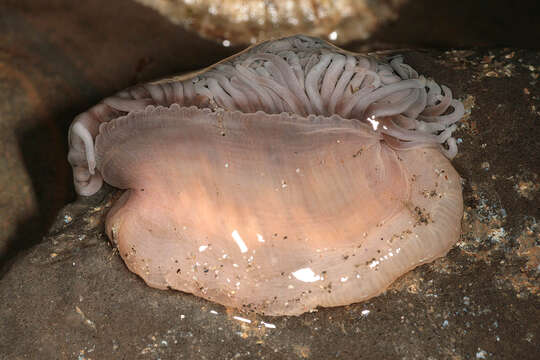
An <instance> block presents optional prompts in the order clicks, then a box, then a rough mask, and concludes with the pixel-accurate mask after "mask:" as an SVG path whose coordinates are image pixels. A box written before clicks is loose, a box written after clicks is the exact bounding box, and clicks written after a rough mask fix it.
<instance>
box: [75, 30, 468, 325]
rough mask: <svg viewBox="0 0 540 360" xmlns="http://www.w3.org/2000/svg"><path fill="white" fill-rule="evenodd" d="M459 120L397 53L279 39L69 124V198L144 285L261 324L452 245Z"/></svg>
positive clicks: (458, 201)
mask: <svg viewBox="0 0 540 360" xmlns="http://www.w3.org/2000/svg"><path fill="white" fill-rule="evenodd" d="M462 115H463V106H462V105H461V103H460V102H458V101H456V100H454V99H453V98H452V94H451V92H450V89H448V88H447V87H445V86H439V85H437V84H436V83H435V82H434V81H433V80H429V79H426V78H424V77H423V76H420V75H418V74H417V73H416V71H414V69H412V68H411V67H409V66H408V65H405V64H404V63H403V60H402V59H401V58H400V57H395V58H391V59H388V61H384V60H380V59H375V58H373V57H368V56H364V55H359V54H351V53H348V52H345V51H343V50H340V49H338V48H336V47H333V46H331V45H329V44H327V43H325V42H323V41H321V40H318V39H314V38H310V37H305V36H295V37H290V38H285V39H281V40H276V41H270V42H266V43H262V44H259V45H257V46H255V47H252V48H250V49H248V50H246V51H244V52H242V53H240V54H238V55H237V56H234V57H231V58H229V59H226V60H224V61H222V62H220V63H218V64H216V65H214V66H212V67H210V68H208V69H205V70H204V71H202V72H200V73H198V74H197V75H195V76H191V77H187V78H185V77H184V78H172V79H166V80H161V81H158V82H154V83H150V84H144V85H139V86H136V87H133V88H130V89H127V90H125V91H122V92H120V93H118V94H117V95H115V96H113V97H111V98H107V99H105V100H104V101H103V102H101V103H100V104H98V105H96V106H95V107H93V108H92V109H90V110H89V111H87V112H85V113H83V114H81V115H79V116H78V117H77V118H76V119H75V120H74V122H73V124H72V127H71V129H70V154H69V160H70V163H71V164H72V166H73V172H74V181H75V185H76V189H77V191H78V192H79V193H80V194H82V195H91V194H92V193H95V192H96V191H97V190H98V189H99V188H100V187H101V184H102V181H103V180H105V181H106V182H107V183H109V184H111V185H113V186H115V187H118V188H121V189H126V191H125V193H124V194H123V195H122V197H121V199H119V200H118V201H117V203H116V204H115V206H114V207H113V209H112V210H111V211H110V213H109V215H108V218H107V223H106V228H107V233H108V235H109V237H110V238H111V240H112V241H113V242H114V243H115V244H116V246H117V247H118V249H119V253H120V255H121V256H122V258H123V260H124V261H125V263H126V265H127V266H128V268H129V269H130V270H131V271H133V272H135V273H136V274H138V275H139V276H141V277H142V278H143V279H144V281H146V283H147V284H149V285H150V286H153V287H156V288H160V289H166V288H172V289H177V290H181V291H184V292H188V293H193V294H195V295H198V296H201V297H204V298H206V299H209V300H212V301H215V302H218V303H220V304H223V305H225V306H230V307H236V308H244V309H249V310H251V311H255V312H259V313H264V314H268V315H285V314H301V313H303V312H306V311H309V310H312V309H315V308H316V307H317V306H339V305H346V304H350V303H353V302H358V301H362V300H365V299H368V298H370V297H373V296H375V295H377V294H379V293H381V292H382V291H384V290H385V289H386V287H387V286H388V285H389V284H390V283H391V282H392V281H394V280H395V279H396V278H397V277H399V276H400V275H402V274H403V273H405V272H407V271H409V270H410V269H412V268H414V267H416V266H418V265H420V264H423V263H425V262H429V261H432V260H433V259H435V258H437V257H440V256H443V255H444V254H446V252H447V251H448V250H449V249H450V247H451V246H452V245H453V244H455V242H456V241H457V239H458V237H459V232H460V220H461V216H462V197H461V185H460V181H459V176H458V174H457V173H456V171H455V170H454V169H453V167H452V165H451V163H450V162H449V160H448V158H451V157H453V156H454V155H455V154H456V152H457V147H456V144H455V141H454V139H453V138H452V132H453V131H454V129H455V125H453V124H454V123H455V122H456V121H458V120H459V119H460V118H461V116H462Z"/></svg>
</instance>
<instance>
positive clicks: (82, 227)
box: [0, 0, 540, 359]
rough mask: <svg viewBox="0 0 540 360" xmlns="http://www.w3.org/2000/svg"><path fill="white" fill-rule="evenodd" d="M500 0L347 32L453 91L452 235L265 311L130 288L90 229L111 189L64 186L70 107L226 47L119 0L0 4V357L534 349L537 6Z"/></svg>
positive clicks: (512, 353)
mask: <svg viewBox="0 0 540 360" xmlns="http://www.w3.org/2000/svg"><path fill="white" fill-rule="evenodd" d="M470 3H474V4H470ZM505 3H506V2H504V1H502V0H501V1H490V2H481V1H478V2H465V1H453V2H447V3H442V4H439V3H438V4H437V7H436V9H435V7H434V5H433V3H432V2H428V1H424V0H421V1H411V2H408V3H406V4H405V5H403V6H402V8H401V9H400V11H399V18H398V19H397V20H396V21H394V22H391V23H388V24H387V25H384V26H382V27H380V28H378V29H377V30H376V31H375V32H374V33H373V34H372V37H371V39H370V40H368V41H362V42H360V41H357V42H355V43H351V44H348V45H346V46H345V47H346V48H348V49H351V50H379V49H384V48H390V49H401V50H400V53H403V54H404V55H405V60H406V62H407V63H409V64H411V65H412V66H413V67H415V68H416V69H417V70H418V71H419V72H420V73H423V74H426V75H428V76H432V77H434V78H436V79H437V81H438V82H439V83H442V84H445V85H447V86H449V87H450V88H451V89H452V90H453V93H454V96H456V97H457V98H459V99H461V100H462V101H463V102H464V103H465V105H466V108H467V109H468V114H467V116H466V117H465V118H464V119H463V120H462V121H461V122H460V124H459V129H458V132H457V134H456V136H457V138H458V142H459V143H460V144H459V147H460V153H459V155H458V157H457V158H456V159H455V160H454V161H453V163H454V165H455V167H456V169H457V170H458V172H459V173H460V174H461V176H462V177H463V186H464V198H465V199H464V200H465V214H464V218H463V227H462V229H463V230H462V237H461V239H460V242H459V243H458V244H457V246H456V247H454V248H453V249H452V250H451V252H450V253H449V255H448V256H447V257H445V258H443V259H440V260H438V261H436V262H434V263H432V264H428V265H424V266H422V267H420V268H417V269H416V270H414V271H412V272H410V273H409V274H406V275H405V276H403V277H402V278H401V279H400V280H398V281H397V282H396V283H395V284H394V285H393V286H392V287H391V288H390V289H389V290H388V291H387V292H386V293H385V294H384V295H382V296H379V297H377V298H375V299H373V300H371V301H367V302H363V303H360V304H354V305H351V306H347V307H342V308H333V309H321V310H320V311H318V312H315V313H311V314H305V315H303V316H300V317H289V318H288V317H281V318H265V317H258V316H251V315H249V316H248V315H246V314H241V313H239V312H236V311H231V310H227V309H225V308H223V307H221V306H219V305H215V304H213V303H209V302H207V301H204V300H201V299H198V298H195V297H193V296H191V295H186V294H182V293H179V292H168V291H158V290H154V289H150V288H148V287H147V286H145V285H144V283H143V282H142V281H141V280H140V279H139V278H137V277H136V276H135V275H133V274H131V273H129V272H128V271H127V269H126V268H125V266H124V265H123V263H122V261H121V259H120V258H119V257H118V256H117V254H116V253H115V252H114V249H113V248H111V246H110V245H109V243H108V241H107V238H106V236H105V234H104V233H103V222H102V221H103V218H104V215H105V214H106V212H107V210H108V208H109V207H110V205H111V203H112V201H113V199H114V198H115V197H116V196H118V193H117V192H116V191H115V190H114V189H112V188H105V189H103V190H102V191H100V192H99V193H98V194H96V195H95V196H94V197H91V198H88V199H76V197H75V194H74V191H73V186H72V184H71V173H70V169H69V166H68V164H67V162H66V160H65V156H66V152H67V144H66V135H67V128H68V126H69V123H70V122H71V120H72V118H73V117H74V116H75V115H76V114H78V113H80V112H82V111H84V110H85V109H86V108H88V107H89V106H91V105H92V104H94V103H96V102H97V101H99V100H100V99H101V98H103V97H105V96H107V95H110V94H112V93H114V92H115V91H117V90H119V89H122V88H124V87H126V86H129V85H132V84H135V83H137V82H141V81H147V80H150V79H154V78H157V77H160V76H165V75H170V74H172V73H178V72H183V71H188V70H193V69H197V68H201V67H204V66H206V65H209V64H211V63H213V62H215V61H216V60H219V59H221V58H223V57H225V56H228V55H230V54H232V53H234V52H236V51H237V50H238V49H240V48H241V47H240V46H238V47H236V48H235V47H232V46H223V42H222V41H220V42H219V43H217V42H215V41H214V40H211V39H203V38H201V37H199V36H198V35H197V34H195V33H193V32H189V31H188V30H185V29H184V28H183V27H181V26H178V25H175V24H173V23H172V22H170V21H169V20H168V19H167V18H165V17H163V16H162V15H160V14H159V13H158V12H157V11H154V10H152V9H150V8H148V7H145V6H142V5H140V4H139V3H137V2H133V1H131V0H117V1H108V2H106V1H103V0H94V1H91V2H82V3H79V2H72V1H68V0H53V1H41V0H40V1H35V0H34V1H30V0H23V1H21V0H19V1H10V0H4V1H3V2H2V3H0V268H1V271H0V276H1V278H0V304H1V306H0V359H19V358H21V359H22V358H29V359H35V358H40V359H122V358H123V359H175V358H179V359H181V358H186V359H198V358H200V359H296V358H298V359H303V358H308V359H332V358H336V359H362V358H364V359H373V358H381V359H389V358H391V359H393V358H400V359H471V358H472V359H475V358H476V359H514V358H516V359H537V358H539V357H540V349H539V345H538V343H539V337H540V326H539V320H540V310H539V309H540V306H539V305H540V303H539V296H540V295H539V293H538V288H539V275H540V264H539V259H540V250H539V249H540V247H539V245H540V228H539V226H540V225H538V221H539V220H540V205H539V204H540V201H539V195H538V193H539V190H540V180H539V179H538V174H540V140H539V137H540V130H539V129H540V128H539V120H540V87H539V86H538V81H540V79H538V78H539V76H540V52H539V51H538V47H539V45H538V44H540V41H539V40H540V31H539V25H538V24H539V23H540V21H539V20H540V19H539V15H538V14H540V11H539V10H540V9H539V6H538V5H537V4H536V2H534V1H523V2H519V3H517V2H516V5H505ZM426 48H429V49H428V50H426ZM434 48H438V49H439V50H434ZM409 49H417V50H414V51H413V50H409ZM451 49H456V50H451ZM68 203H71V204H69V205H67V206H65V205H66V204H68Z"/></svg>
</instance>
